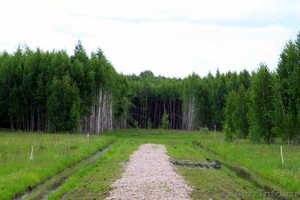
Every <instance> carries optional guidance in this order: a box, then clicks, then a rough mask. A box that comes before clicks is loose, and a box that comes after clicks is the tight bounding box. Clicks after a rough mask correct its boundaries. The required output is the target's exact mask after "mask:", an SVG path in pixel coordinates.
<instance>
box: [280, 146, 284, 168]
mask: <svg viewBox="0 0 300 200" xmlns="http://www.w3.org/2000/svg"><path fill="white" fill-rule="evenodd" d="M280 153H281V161H282V164H283V154H282V146H280Z"/></svg>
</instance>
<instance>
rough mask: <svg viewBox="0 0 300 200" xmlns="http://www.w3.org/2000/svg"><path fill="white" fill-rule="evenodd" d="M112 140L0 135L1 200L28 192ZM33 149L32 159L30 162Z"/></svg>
mask: <svg viewBox="0 0 300 200" xmlns="http://www.w3.org/2000/svg"><path fill="white" fill-rule="evenodd" d="M113 140H115V137H111V136H109V137H108V136H100V135H90V138H89V140H88V139H87V137H86V135H83V134H81V135H79V134H72V135H70V134H43V133H24V132H13V133H12V132H1V133H0V141H1V143H0V199H4V200H5V199H11V198H14V197H15V196H16V195H21V194H23V193H24V191H26V190H30V189H32V188H33V187H35V186H36V185H38V184H39V183H41V182H43V181H45V180H47V179H48V178H49V177H51V176H53V175H54V174H56V173H57V172H59V171H61V170H63V169H65V168H66V167H68V166H71V165H73V164H75V163H77V162H78V161H80V160H82V159H84V158H86V157H89V156H91V155H92V154H93V153H95V152H97V151H99V150H101V149H103V148H105V147H106V146H108V145H109V144H110V143H111V142H112V141H113ZM32 146H33V160H30V156H31V150H32Z"/></svg>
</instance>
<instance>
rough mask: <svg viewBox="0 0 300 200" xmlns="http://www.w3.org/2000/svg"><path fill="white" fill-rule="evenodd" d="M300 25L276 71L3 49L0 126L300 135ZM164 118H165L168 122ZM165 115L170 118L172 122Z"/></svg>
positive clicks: (78, 51)
mask: <svg viewBox="0 0 300 200" xmlns="http://www.w3.org/2000/svg"><path fill="white" fill-rule="evenodd" d="M299 57H300V33H299V34H298V35H297V39H296V40H295V41H291V40H290V41H288V42H287V43H286V44H285V45H284V48H283V51H282V53H281V54H280V57H279V60H278V66H277V68H276V71H272V72H271V71H270V70H269V68H268V66H266V65H265V64H264V63H261V64H260V65H259V68H258V69H257V70H256V71H253V72H251V74H250V73H249V72H248V71H247V70H243V71H241V72H238V73H237V72H236V71H234V72H231V71H228V72H226V73H220V71H219V70H217V71H216V74H215V75H213V74H212V73H211V72H209V73H208V74H207V75H206V76H204V77H200V76H199V75H197V74H195V73H192V74H191V75H189V76H188V77H186V78H184V79H181V78H169V77H164V76H160V75H159V76H154V74H153V73H152V72H151V71H149V70H146V71H144V72H141V73H140V74H139V75H135V74H131V75H127V76H125V75H123V74H118V73H117V72H116V71H115V69H114V67H113V66H112V64H111V63H110V62H109V61H108V60H107V59H106V57H105V56H104V54H103V52H102V50H101V49H98V50H97V51H96V52H92V53H91V55H90V57H88V56H87V54H86V51H85V49H84V48H83V46H82V44H81V41H78V44H76V46H75V50H74V55H72V56H68V55H67V54H66V52H65V51H63V50H62V51H55V50H53V51H52V52H49V51H47V52H43V51H42V50H40V49H36V50H35V51H32V50H30V49H29V48H28V47H26V46H25V47H23V48H21V47H20V46H19V47H18V49H17V50H16V52H14V53H13V54H8V53H7V52H5V51H4V52H2V53H1V54H0V109H1V110H0V117H1V121H0V123H1V124H0V126H2V127H10V128H11V129H12V130H15V129H19V130H27V131H43V132H64V131H68V132H97V133H99V132H103V131H105V130H112V129H113V128H127V127H130V126H131V127H139V128H159V127H164V128H170V129H186V130H197V129H199V128H200V127H207V128H209V129H212V128H213V127H214V125H216V127H217V129H224V130H225V132H226V139H227V140H232V139H235V138H250V139H251V140H253V141H266V142H274V139H276V138H280V139H282V140H283V141H287V142H290V141H293V140H296V139H298V140H299V141H300V136H299V134H300V92H299V88H300V87H299V86H300V63H299V61H300V59H299ZM162 121H163V125H162ZM165 122H168V123H167V125H166V123H165Z"/></svg>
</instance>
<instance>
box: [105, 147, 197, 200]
mask: <svg viewBox="0 0 300 200" xmlns="http://www.w3.org/2000/svg"><path fill="white" fill-rule="evenodd" d="M174 168H175V167H174V166H173V164H172V163H170V162H169V156H167V155H166V147H165V146H164V145H157V144H143V145H141V146H140V147H139V150H138V151H135V152H134V153H133V154H132V155H131V156H130V160H129V162H128V164H127V166H126V169H125V170H126V171H125V172H124V173H123V174H122V178H121V179H119V180H117V181H116V182H115V183H113V184H112V187H116V189H113V190H111V192H110V196H109V197H108V198H106V199H191V198H190V196H189V193H190V192H191V191H192V189H191V188H190V187H189V186H188V185H187V184H186V182H185V180H184V179H183V177H181V176H180V175H178V174H177V173H175V172H174V171H173V170H174Z"/></svg>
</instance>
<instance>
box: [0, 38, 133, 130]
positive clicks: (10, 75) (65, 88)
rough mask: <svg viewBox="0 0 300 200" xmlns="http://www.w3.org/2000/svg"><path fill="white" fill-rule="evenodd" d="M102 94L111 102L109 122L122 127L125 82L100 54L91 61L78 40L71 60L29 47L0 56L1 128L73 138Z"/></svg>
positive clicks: (127, 88)
mask: <svg viewBox="0 0 300 200" xmlns="http://www.w3.org/2000/svg"><path fill="white" fill-rule="evenodd" d="M100 90H101V91H103V93H105V95H106V96H108V98H111V99H110V100H111V102H114V103H113V104H112V107H113V108H112V109H113V111H114V113H113V115H114V118H115V119H111V121H113V120H115V121H117V122H118V123H119V124H120V123H121V122H123V123H124V121H125V120H124V118H126V115H127V109H128V107H129V103H128V102H129V101H128V97H127V96H128V91H129V86H128V81H127V79H126V76H121V75H119V74H117V73H116V71H115V69H114V68H113V66H112V65H111V63H109V61H107V59H106V58H105V56H104V54H103V52H102V50H101V49H98V51H97V52H92V53H91V58H89V57H88V56H87V54H86V51H85V49H84V48H83V46H82V44H81V41H80V40H79V41H78V44H77V45H76V46H75V50H74V55H73V56H71V57H70V56H68V54H67V53H66V52H65V51H64V50H62V51H55V50H53V51H52V52H48V51H47V52H43V51H42V50H40V49H39V48H37V49H36V51H32V50H30V49H29V48H28V47H27V46H24V47H20V46H19V47H18V49H17V50H16V52H15V53H13V54H12V55H10V54H8V53H7V52H3V53H1V54H0V119H1V120H0V126H2V127H10V128H11V130H14V129H15V128H17V129H20V130H27V131H44V132H49V131H51V132H64V131H68V132H77V131H78V130H79V127H80V126H83V127H84V126H87V124H86V119H87V117H89V116H90V115H91V114H92V111H93V112H95V104H97V103H98V99H97V98H98V97H99V91H100ZM103 95H104V94H103ZM98 107H99V106H97V108H98ZM94 114H95V113H94Z"/></svg>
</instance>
